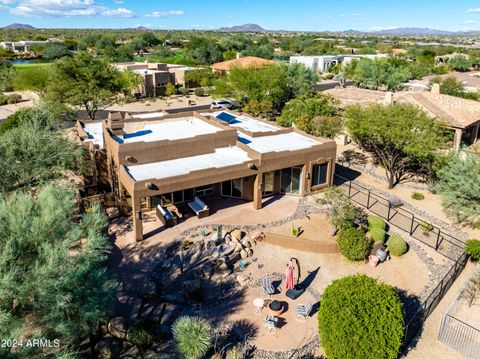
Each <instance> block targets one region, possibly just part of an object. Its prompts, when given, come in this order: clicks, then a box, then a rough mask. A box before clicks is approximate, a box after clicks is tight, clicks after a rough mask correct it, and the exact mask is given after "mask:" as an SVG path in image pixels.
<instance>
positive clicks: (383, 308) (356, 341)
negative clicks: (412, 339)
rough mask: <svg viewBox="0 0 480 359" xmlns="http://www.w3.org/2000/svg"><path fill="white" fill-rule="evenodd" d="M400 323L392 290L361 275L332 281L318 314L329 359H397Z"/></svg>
mask: <svg viewBox="0 0 480 359" xmlns="http://www.w3.org/2000/svg"><path fill="white" fill-rule="evenodd" d="M403 323H404V320H403V310H402V302H401V301H400V299H399V297H398V295H397V293H396V291H395V289H394V288H393V287H391V286H389V285H387V284H384V283H382V282H379V281H377V280H376V279H374V278H370V277H368V276H366V275H363V274H356V275H353V276H348V277H344V278H341V279H337V280H335V281H333V282H332V283H331V284H330V285H329V286H328V287H327V288H326V289H325V292H324V293H323V296H322V300H321V302H320V309H319V311H318V329H319V334H320V343H321V345H322V347H323V348H324V349H325V354H326V356H327V357H328V358H329V359H357V358H386V359H390V358H391V359H394V358H397V357H398V351H399V349H400V346H401V345H402V339H403Z"/></svg>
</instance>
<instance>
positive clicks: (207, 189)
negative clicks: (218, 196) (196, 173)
mask: <svg viewBox="0 0 480 359" xmlns="http://www.w3.org/2000/svg"><path fill="white" fill-rule="evenodd" d="M212 192H213V186H212V185H208V186H202V187H197V188H195V196H205V195H207V194H210V193H212Z"/></svg>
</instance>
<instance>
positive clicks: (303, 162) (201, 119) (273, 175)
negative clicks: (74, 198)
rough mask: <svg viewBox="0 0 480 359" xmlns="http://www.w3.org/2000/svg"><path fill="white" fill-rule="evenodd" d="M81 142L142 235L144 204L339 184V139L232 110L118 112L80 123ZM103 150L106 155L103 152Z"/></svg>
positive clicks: (257, 201)
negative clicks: (336, 175) (335, 181)
mask: <svg viewBox="0 0 480 359" xmlns="http://www.w3.org/2000/svg"><path fill="white" fill-rule="evenodd" d="M77 131H78V135H79V137H80V139H81V140H82V141H83V142H84V143H85V144H86V145H88V146H89V148H90V152H91V154H92V155H94V156H95V158H104V160H103V163H99V161H97V162H96V163H97V172H100V176H102V174H103V177H107V178H108V181H109V182H110V186H111V188H112V191H113V192H114V193H115V195H116V196H117V198H118V200H119V202H120V203H123V204H125V203H126V204H128V205H130V206H131V208H132V214H133V225H134V233H135V238H136V239H137V240H142V238H143V229H142V208H143V209H144V210H145V209H147V210H148V209H152V208H156V206H157V205H161V206H164V207H169V206H171V205H172V204H173V205H177V208H178V207H181V206H184V207H185V204H186V203H188V202H191V201H193V200H194V198H195V197H196V196H197V197H201V198H207V200H206V202H207V204H208V197H210V196H215V197H217V198H223V197H232V198H238V199H243V200H245V201H252V202H253V207H254V208H255V209H260V208H261V207H262V201H263V198H265V197H268V196H271V195H274V194H276V193H282V194H285V195H294V196H304V195H306V194H308V193H312V192H316V191H318V190H321V189H324V188H326V187H329V186H331V185H332V184H333V175H334V170H335V157H336V144H335V142H334V141H332V140H329V139H324V138H318V137H314V136H311V135H308V134H306V133H304V132H302V131H299V130H298V129H296V128H283V127H279V126H277V125H275V124H272V123H269V122H265V121H262V120H260V119H257V118H254V117H251V116H248V115H246V114H241V113H237V112H232V111H227V110H210V111H205V112H202V113H198V112H189V113H182V114H174V115H168V114H165V113H152V114H149V113H147V114H142V115H138V114H124V115H121V114H120V113H110V115H109V118H108V119H106V120H104V121H93V122H91V121H88V122H87V121H85V122H82V121H78V122H77ZM100 154H101V155H100Z"/></svg>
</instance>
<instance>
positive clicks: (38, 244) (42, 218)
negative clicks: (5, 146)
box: [0, 185, 114, 358]
mask: <svg viewBox="0 0 480 359" xmlns="http://www.w3.org/2000/svg"><path fill="white" fill-rule="evenodd" d="M74 199H75V192H74V190H73V189H72V188H69V187H62V186H55V185H48V186H46V187H44V188H43V189H41V190H40V191H38V192H37V195H36V198H35V199H33V198H32V197H30V196H29V195H28V194H26V193H22V192H16V193H14V194H12V195H10V196H9V197H4V196H2V195H0V298H2V300H0V335H1V337H2V338H3V339H6V340H8V339H19V338H22V337H23V338H31V337H40V338H42V339H50V340H52V341H53V340H54V339H59V340H60V348H52V349H44V351H45V352H44V354H45V356H46V355H47V354H51V353H49V352H48V351H54V352H57V353H58V352H59V351H61V350H63V349H65V348H68V346H70V345H72V344H74V343H78V341H79V340H80V339H82V338H84V337H85V336H87V335H88V334H92V333H94V332H95V331H96V329H97V325H98V321H100V320H103V321H104V320H107V319H108V317H107V316H108V314H109V311H110V308H111V304H112V303H113V298H114V287H113V283H112V280H111V278H110V275H109V274H108V273H107V271H106V269H105V267H104V264H103V262H104V261H105V259H106V255H107V253H108V250H109V244H108V241H107V239H106V237H105V235H104V230H105V228H106V225H107V220H106V217H105V215H104V214H102V212H100V210H99V208H96V207H95V208H93V210H92V211H91V212H90V213H86V214H84V215H82V216H81V218H80V220H79V219H78V218H76V217H77V212H76V206H75V201H74ZM29 350H30V351H31V352H29ZM38 354H39V348H30V349H28V348H20V350H15V349H13V348H5V347H3V346H2V348H0V356H1V357H2V358H3V357H12V358H16V357H18V358H26V357H33V355H36V356H37V355H38ZM42 357H43V356H42Z"/></svg>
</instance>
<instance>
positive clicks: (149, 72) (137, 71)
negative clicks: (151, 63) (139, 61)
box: [130, 69, 168, 75]
mask: <svg viewBox="0 0 480 359" xmlns="http://www.w3.org/2000/svg"><path fill="white" fill-rule="evenodd" d="M130 71H131V72H134V73H136V74H139V75H143V74H145V73H147V74H156V73H158V72H168V71H165V70H154V69H134V70H130Z"/></svg>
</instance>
